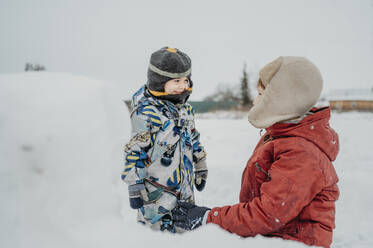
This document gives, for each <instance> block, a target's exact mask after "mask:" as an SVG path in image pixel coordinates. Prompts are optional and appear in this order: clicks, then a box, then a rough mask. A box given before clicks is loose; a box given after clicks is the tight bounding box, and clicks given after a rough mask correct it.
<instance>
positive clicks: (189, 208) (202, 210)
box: [172, 201, 210, 230]
mask: <svg viewBox="0 0 373 248" xmlns="http://www.w3.org/2000/svg"><path fill="white" fill-rule="evenodd" d="M209 210H210V208H207V207H199V206H196V205H194V204H192V203H189V202H180V201H178V202H177V206H176V207H175V208H174V209H173V210H172V219H173V221H174V224H175V226H177V227H180V228H183V229H185V230H193V229H195V228H197V227H199V226H201V225H202V224H205V223H206V221H205V220H206V219H207V215H208V212H209Z"/></svg>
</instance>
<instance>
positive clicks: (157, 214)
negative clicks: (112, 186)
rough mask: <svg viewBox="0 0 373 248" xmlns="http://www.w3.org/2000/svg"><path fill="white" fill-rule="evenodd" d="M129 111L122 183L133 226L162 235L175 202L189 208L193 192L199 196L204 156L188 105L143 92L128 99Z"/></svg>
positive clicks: (205, 175)
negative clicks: (134, 218) (144, 226)
mask: <svg viewBox="0 0 373 248" xmlns="http://www.w3.org/2000/svg"><path fill="white" fill-rule="evenodd" d="M132 108H133V111H132V113H131V126H132V134H131V139H130V141H129V142H128V144H127V145H126V146H125V166H124V171H123V173H122V179H123V181H124V182H125V183H127V184H128V185H129V186H128V189H129V197H130V204H131V207H132V208H134V209H138V221H140V222H142V223H144V224H149V225H151V226H152V228H154V229H159V228H160V229H162V228H163V227H164V225H165V222H167V221H170V219H171V215H170V211H171V210H172V209H173V208H174V207H175V205H176V201H177V200H182V201H186V202H191V203H194V193H193V191H194V186H196V188H197V190H199V191H201V190H203V188H204V186H205V183H206V179H207V166H206V152H205V150H204V148H203V146H201V144H200V142H199V137H200V135H199V133H198V131H197V130H196V129H195V124H194V110H193V108H192V106H191V105H189V104H188V103H185V104H180V105H178V106H176V105H174V104H173V103H171V102H169V101H161V100H159V99H156V98H154V97H153V96H152V95H150V94H149V92H148V90H147V88H146V86H143V87H142V88H140V90H138V91H137V92H136V93H135V94H134V95H133V97H132ZM171 221H172V220H171Z"/></svg>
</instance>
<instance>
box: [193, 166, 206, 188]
mask: <svg viewBox="0 0 373 248" xmlns="http://www.w3.org/2000/svg"><path fill="white" fill-rule="evenodd" d="M207 174H208V170H207V165H206V160H202V161H200V162H199V163H198V164H196V165H195V166H194V184H195V185H196V189H197V190H198V191H202V190H203V189H204V188H205V186H206V181H207Z"/></svg>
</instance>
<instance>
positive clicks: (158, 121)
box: [150, 117, 162, 125]
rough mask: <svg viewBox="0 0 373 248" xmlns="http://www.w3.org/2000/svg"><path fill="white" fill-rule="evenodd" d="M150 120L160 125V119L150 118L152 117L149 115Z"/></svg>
mask: <svg viewBox="0 0 373 248" xmlns="http://www.w3.org/2000/svg"><path fill="white" fill-rule="evenodd" d="M150 120H151V121H152V122H153V123H158V124H160V125H162V122H161V120H157V119H154V118H152V117H150Z"/></svg>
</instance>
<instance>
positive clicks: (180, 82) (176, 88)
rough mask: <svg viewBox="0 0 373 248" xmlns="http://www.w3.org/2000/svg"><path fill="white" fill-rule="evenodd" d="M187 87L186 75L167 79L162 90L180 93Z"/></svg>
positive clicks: (173, 93) (174, 93) (169, 92)
mask: <svg viewBox="0 0 373 248" xmlns="http://www.w3.org/2000/svg"><path fill="white" fill-rule="evenodd" d="M188 88H189V79H188V78H187V77H183V78H175V79H172V80H169V81H167V82H166V84H165V85H164V91H165V92H166V93H168V94H172V95H177V94H181V93H183V92H184V91H186V90H188Z"/></svg>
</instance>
